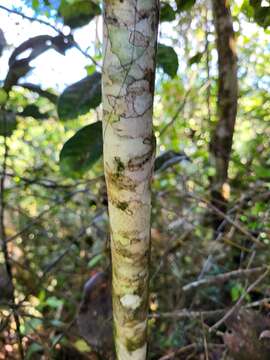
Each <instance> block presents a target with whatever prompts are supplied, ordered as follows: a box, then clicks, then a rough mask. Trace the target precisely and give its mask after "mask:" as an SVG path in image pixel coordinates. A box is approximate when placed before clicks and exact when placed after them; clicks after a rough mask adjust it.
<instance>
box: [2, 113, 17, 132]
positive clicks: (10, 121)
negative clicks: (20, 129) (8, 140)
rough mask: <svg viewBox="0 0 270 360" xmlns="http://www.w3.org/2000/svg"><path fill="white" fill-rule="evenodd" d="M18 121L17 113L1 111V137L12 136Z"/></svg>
mask: <svg viewBox="0 0 270 360" xmlns="http://www.w3.org/2000/svg"><path fill="white" fill-rule="evenodd" d="M16 126H17V120H16V115H15V113H13V112H11V111H5V110H0V135H2V136H10V135H11V134H12V133H13V131H14V130H15V129H16Z"/></svg>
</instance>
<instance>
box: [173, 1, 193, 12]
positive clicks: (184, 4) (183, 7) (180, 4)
mask: <svg viewBox="0 0 270 360" xmlns="http://www.w3.org/2000/svg"><path fill="white" fill-rule="evenodd" d="M195 3H196V0H176V4H177V10H178V11H179V12H181V11H188V10H190V9H191V8H192V6H193V5H194V4H195Z"/></svg>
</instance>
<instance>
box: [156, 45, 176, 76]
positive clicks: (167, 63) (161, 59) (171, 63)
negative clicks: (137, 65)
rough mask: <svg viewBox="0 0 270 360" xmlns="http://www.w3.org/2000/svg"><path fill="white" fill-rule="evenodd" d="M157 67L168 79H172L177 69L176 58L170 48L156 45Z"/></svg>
mask: <svg viewBox="0 0 270 360" xmlns="http://www.w3.org/2000/svg"><path fill="white" fill-rule="evenodd" d="M157 65H158V66H160V67H161V68H162V69H163V71H164V72H165V73H166V74H168V75H169V76H170V77H172V78H173V77H174V76H175V75H176V73H177V69H178V57H177V54H176V52H175V51H174V49H173V48H172V47H171V46H166V45H163V44H158V49H157Z"/></svg>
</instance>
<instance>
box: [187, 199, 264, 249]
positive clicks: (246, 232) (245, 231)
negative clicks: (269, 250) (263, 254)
mask: <svg viewBox="0 0 270 360" xmlns="http://www.w3.org/2000/svg"><path fill="white" fill-rule="evenodd" d="M187 196H189V197H191V198H193V199H196V200H198V201H200V202H203V203H204V204H206V205H207V206H208V207H209V208H210V209H211V210H213V211H214V212H215V213H216V214H218V215H219V216H220V217H222V218H223V219H225V220H226V221H227V222H228V223H229V224H231V225H232V226H234V227H235V228H236V229H237V230H239V231H240V232H241V233H242V234H244V235H246V236H247V237H248V238H249V240H251V241H252V242H254V243H255V244H256V245H258V246H260V247H264V246H265V245H264V244H263V243H261V242H260V241H259V240H258V239H257V238H255V237H254V236H253V235H251V234H250V232H249V231H248V230H246V229H245V228H244V227H243V226H242V225H241V224H239V222H238V221H234V220H232V219H231V218H230V217H229V216H228V215H226V214H225V213H224V212H223V211H221V210H219V209H218V208H217V207H216V206H214V205H213V204H211V203H210V202H209V201H208V200H206V199H204V198H201V197H199V196H197V195H194V194H192V193H188V194H187Z"/></svg>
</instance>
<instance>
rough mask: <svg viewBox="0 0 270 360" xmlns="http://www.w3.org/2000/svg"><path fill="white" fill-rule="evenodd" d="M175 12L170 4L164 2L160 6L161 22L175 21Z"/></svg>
mask: <svg viewBox="0 0 270 360" xmlns="http://www.w3.org/2000/svg"><path fill="white" fill-rule="evenodd" d="M174 19H175V12H174V10H173V8H172V7H171V5H170V4H168V3H164V2H162V3H161V4H160V21H173V20H174Z"/></svg>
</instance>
